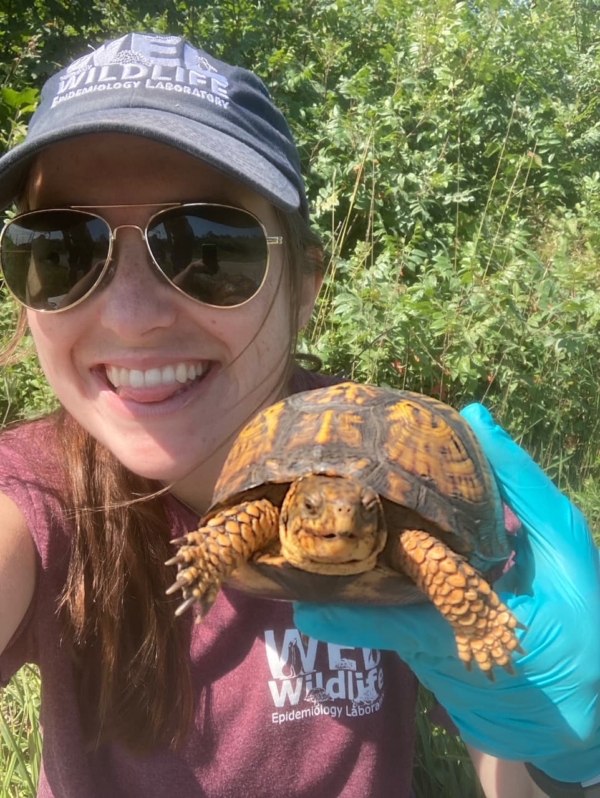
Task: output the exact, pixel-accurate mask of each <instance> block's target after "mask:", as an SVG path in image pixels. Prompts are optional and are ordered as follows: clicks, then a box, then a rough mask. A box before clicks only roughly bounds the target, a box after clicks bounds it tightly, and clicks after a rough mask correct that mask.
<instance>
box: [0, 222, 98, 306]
mask: <svg viewBox="0 0 600 798" xmlns="http://www.w3.org/2000/svg"><path fill="white" fill-rule="evenodd" d="M109 248H110V229H109V227H108V225H107V224H106V222H105V221H103V220H102V219H99V218H98V217H96V216H92V215H91V214H87V213H83V212H79V211H71V210H64V211H60V210H59V211H33V212H31V213H27V214H24V215H23V216H20V217H17V219H15V221H13V222H10V223H9V224H8V225H7V227H6V229H5V231H4V235H3V237H2V249H1V252H0V257H1V263H2V272H3V275H4V279H5V280H6V284H7V285H8V287H9V289H10V290H11V291H12V293H13V294H14V295H15V297H16V298H17V299H18V300H19V301H20V302H22V303H23V304H24V305H26V306H27V307H29V308H32V309H33V310H62V309H64V308H67V307H69V306H70V305H72V304H74V303H75V302H77V301H78V300H79V299H81V298H82V297H84V296H85V295H86V294H87V293H88V292H89V291H90V290H91V289H92V288H93V287H94V285H95V284H96V283H97V281H98V279H99V277H100V274H101V272H102V269H103V268H104V265H105V263H106V258H107V256H108V252H109Z"/></svg>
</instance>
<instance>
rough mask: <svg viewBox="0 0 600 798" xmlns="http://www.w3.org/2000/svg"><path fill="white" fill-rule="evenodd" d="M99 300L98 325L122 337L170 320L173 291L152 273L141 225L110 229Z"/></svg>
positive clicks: (137, 334)
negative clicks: (107, 264)
mask: <svg viewBox="0 0 600 798" xmlns="http://www.w3.org/2000/svg"><path fill="white" fill-rule="evenodd" d="M100 301H101V303H102V304H101V324H102V326H103V327H105V328H106V329H107V330H111V331H112V332H114V333H117V334H118V335H119V336H120V337H121V338H123V339H129V340H136V339H139V338H142V337H144V336H146V335H147V334H149V333H151V332H153V331H155V330H157V329H161V328H167V327H170V326H171V325H172V324H173V323H174V321H175V319H176V316H177V307H178V296H177V292H176V291H174V290H173V288H172V287H171V286H169V284H168V283H167V282H166V281H164V280H162V279H161V278H160V276H159V275H158V274H157V273H156V270H155V268H154V265H153V262H152V259H151V256H150V253H149V252H148V247H147V245H146V240H145V238H144V233H143V230H142V228H141V227H138V226H137V225H133V224H123V225H119V226H118V227H115V228H114V229H113V247H112V252H111V263H110V267H109V272H108V275H107V283H106V285H105V286H104V289H103V290H102V291H101V299H100Z"/></svg>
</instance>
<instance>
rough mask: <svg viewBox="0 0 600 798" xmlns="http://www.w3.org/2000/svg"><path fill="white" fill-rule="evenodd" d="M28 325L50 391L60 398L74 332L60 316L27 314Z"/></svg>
mask: <svg viewBox="0 0 600 798" xmlns="http://www.w3.org/2000/svg"><path fill="white" fill-rule="evenodd" d="M28 323H29V329H30V331H31V335H32V338H33V342H34V344H35V349H36V352H37V356H38V360H39V362H40V365H41V367H42V370H43V371H44V374H45V375H46V377H47V379H48V382H49V383H50V385H51V386H52V389H53V390H54V391H55V393H57V394H58V395H59V396H60V392H61V387H63V382H64V377H65V376H66V375H67V365H68V364H67V358H68V353H69V351H70V349H71V343H72V341H73V337H74V336H75V337H76V335H75V332H74V331H73V329H72V325H71V324H70V323H69V322H68V321H65V320H64V319H62V318H61V317H60V316H57V317H54V318H53V317H51V316H42V315H41V314H38V313H33V312H31V311H30V312H29V313H28Z"/></svg>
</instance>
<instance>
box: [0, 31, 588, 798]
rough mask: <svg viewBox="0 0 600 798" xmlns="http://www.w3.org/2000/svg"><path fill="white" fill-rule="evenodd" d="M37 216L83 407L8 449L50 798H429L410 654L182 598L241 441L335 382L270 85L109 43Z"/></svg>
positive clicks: (12, 167) (33, 234) (15, 614)
mask: <svg viewBox="0 0 600 798" xmlns="http://www.w3.org/2000/svg"><path fill="white" fill-rule="evenodd" d="M12 200H17V202H18V206H19V213H20V215H19V216H18V218H16V219H15V220H14V221H12V222H11V223H9V224H8V225H7V227H6V228H5V231H4V233H3V237H2V244H1V257H2V268H3V272H4V277H5V281H6V284H7V286H8V288H9V289H10V290H11V292H12V293H13V295H14V296H15V297H16V299H17V300H18V302H20V303H21V305H22V307H23V308H24V310H23V315H22V318H23V319H24V320H26V322H27V324H28V325H29V328H30V330H31V333H32V335H33V338H34V341H35V345H36V349H37V352H38V355H39V358H40V362H41V364H42V367H43V368H44V371H45V373H46V375H47V377H48V380H49V382H50V384H51V386H52V388H53V389H54V391H55V392H56V395H57V397H58V399H59V400H60V403H61V406H62V409H61V411H60V412H59V413H58V414H57V415H55V416H51V417H49V418H47V419H44V420H41V421H38V422H34V423H31V424H26V425H22V426H20V427H16V428H14V429H11V430H9V431H7V432H5V433H4V434H3V436H2V437H1V438H0V512H1V513H2V517H3V519H4V521H3V531H2V535H0V651H2V652H3V653H2V654H1V655H0V679H1V680H2V682H6V681H7V680H8V679H9V678H10V677H11V675H12V674H13V673H14V672H15V670H16V669H17V668H18V667H20V666H21V665H22V664H23V663H24V662H36V663H38V664H39V667H40V670H41V675H42V685H43V703H42V713H41V722H42V725H43V729H44V756H43V773H42V776H41V781H40V787H39V793H38V794H39V795H41V796H44V798H46V797H47V796H55V797H57V798H58V797H60V798H65V797H67V796H77V798H88V796H89V797H90V798H91V796H111V798H113V796H128V797H130V796H142V795H143V796H145V797H147V796H163V795H169V796H170V795H172V794H179V795H185V796H195V795H198V796H201V795H202V796H204V795H206V796H219V797H220V798H222V797H223V796H239V795H249V796H260V797H261V798H263V797H268V796H271V795H277V796H280V795H286V796H315V797H316V796H319V797H320V796H337V795H343V796H349V797H351V796H365V795H369V796H392V795H397V796H408V795H409V794H410V783H411V761H412V752H413V721H414V712H415V700H416V680H415V678H414V675H413V674H412V673H411V671H410V670H409V669H408V668H407V667H406V666H405V665H404V664H403V663H402V662H401V661H400V660H399V659H398V657H397V656H396V655H395V654H393V653H390V652H381V651H379V650H377V649H374V648H370V647H367V648H364V647H362V643H360V642H359V645H360V646H361V647H360V648H358V649H354V648H350V647H349V646H348V645H347V641H346V640H344V639H338V641H337V642H336V643H328V644H326V643H322V642H318V641H317V640H316V639H311V638H306V637H305V636H303V635H301V634H300V632H299V631H298V630H297V629H296V627H295V626H294V623H293V619H292V610H291V607H289V606H287V605H285V604H278V603H273V602H268V601H261V600H258V599H254V598H249V597H247V596H245V595H242V594H237V593H235V592H232V591H228V590H224V591H223V592H222V594H221V596H220V597H219V599H218V601H217V602H216V604H215V606H214V607H213V609H212V610H211V613H210V614H209V616H208V617H207V619H206V621H205V622H203V624H202V625H200V626H198V625H193V624H192V622H191V619H190V618H188V617H185V618H183V619H180V620H178V621H174V619H173V611H174V608H175V606H176V605H177V601H178V600H177V598H175V599H173V600H171V599H170V598H167V597H166V596H165V589H166V588H167V587H168V586H169V585H170V584H171V582H172V581H173V578H174V574H173V572H172V569H171V570H169V569H167V568H165V567H164V565H163V563H164V561H165V560H166V559H168V558H169V557H170V556H171V554H172V552H171V547H170V545H169V538H173V537H179V536H181V535H182V534H183V532H185V531H186V530H189V529H191V528H193V527H194V526H196V525H197V523H198V520H199V517H200V515H201V514H202V513H203V512H204V511H205V510H206V509H207V507H208V505H209V503H210V498H211V493H212V488H213V485H214V483H215V480H216V477H217V475H218V473H219V470H220V468H221V465H222V463H223V461H224V459H225V456H226V454H227V451H228V449H229V447H230V445H231V442H232V440H233V438H234V436H235V434H236V433H237V431H238V430H239V429H240V427H241V426H242V425H243V423H244V422H245V421H246V420H248V419H249V418H251V417H252V416H253V415H254V414H255V413H256V412H257V410H258V409H259V408H262V407H264V406H265V405H268V404H270V403H272V402H273V401H275V400H276V399H278V398H280V397H281V396H284V395H286V394H287V393H290V392H294V391H298V390H301V389H306V388H312V387H317V386H319V385H322V384H324V382H325V380H324V378H321V377H318V376H316V375H311V374H308V373H305V372H301V371H300V370H297V369H294V368H293V365H292V362H293V361H292V358H291V353H292V351H293V346H294V340H295V335H296V332H297V330H298V329H299V328H300V327H301V326H302V325H303V324H305V323H306V322H307V320H308V318H309V317H310V314H311V311H312V308H313V304H314V301H315V298H316V295H317V293H318V290H319V287H320V284H321V281H322V258H321V252H320V248H319V245H318V241H317V240H316V239H315V238H314V236H313V235H311V233H310V231H309V228H308V224H307V222H308V211H307V203H306V199H305V195H304V187H303V181H302V177H301V175H300V171H299V164H298V158H297V154H296V151H295V147H294V144H293V141H292V139H291V136H290V132H289V129H288V127H287V125H286V123H285V121H284V119H283V117H282V116H281V114H280V113H279V112H278V111H277V110H276V109H275V108H274V106H273V105H272V103H271V101H270V99H269V97H268V94H267V92H266V89H265V88H264V86H263V85H262V83H261V82H260V81H259V80H258V79H257V78H256V77H255V76H254V75H252V74H251V73H248V72H246V71H244V70H240V69H237V68H235V67H231V66H228V65H226V64H223V63H221V62H218V61H216V60H215V59H213V58H212V57H211V56H210V55H208V54H207V53H205V52H203V51H201V50H197V49H195V48H194V47H192V46H191V45H189V44H187V43H186V42H184V41H182V40H181V39H179V38H177V37H169V36H154V35H143V34H130V35H128V36H123V37H121V38H120V39H118V40H116V41H113V42H109V43H107V44H105V45H104V46H103V47H101V48H99V49H98V50H97V51H95V52H93V53H91V54H89V55H87V56H84V57H83V58H81V59H79V60H78V61H76V62H75V63H73V64H71V65H70V66H69V67H67V68H66V69H65V70H63V71H62V72H61V73H59V74H58V75H56V76H54V77H53V78H52V79H50V81H49V82H48V83H47V84H46V86H45V88H44V92H43V95H42V102H41V104H40V107H39V109H38V111H37V113H36V115H35V116H34V118H33V120H32V123H31V126H30V130H29V134H28V138H27V140H26V141H25V143H23V144H22V145H20V146H19V147H17V148H15V149H14V150H12V151H11V152H9V153H8V154H7V155H5V156H4V158H2V159H1V160H0V201H3V202H4V205H6V204H8V203H9V202H11V201H12ZM20 329H21V330H22V329H23V324H21V325H20ZM155 493H156V494H157V495H156V496H155V497H154V498H151V499H146V498H145V497H146V496H148V495H151V494H155ZM586 611H587V610H586ZM310 617H311V616H310V613H309V618H308V619H307V623H310ZM589 617H590V618H592V614H591V610H590V611H589ZM592 620H593V619H592ZM343 636H344V635H342V637H343ZM338 637H339V635H338ZM392 647H393V646H392ZM417 670H418V669H417ZM324 688H326V691H327V694H328V695H329V696H333V700H331V701H330V702H325V703H322V702H320V701H319V696H320V695H321V694H322V692H323V689H324ZM492 702H493V699H492ZM450 709H452V707H450ZM367 710H368V711H367ZM510 734H511V728H510V724H509V726H508V727H505V728H504V731H503V735H504V737H505V738H507V739H510ZM474 736H475V738H477V734H475V735H474ZM509 747H510V744H509ZM475 749H476V746H475ZM474 758H475V760H476V762H477V767H478V769H479V770H480V772H482V773H483V772H484V771H485V769H486V768H488V767H489V766H490V763H492V764H493V766H494V768H496V769H499V771H498V772H500V774H501V776H502V778H505V779H508V780H505V781H504V782H503V783H502V784H501V783H500V782H497V783H496V782H495V781H494V780H492V781H490V782H489V783H488V784H486V791H487V794H488V795H489V796H494V795H495V796H499V798H504V797H505V796H506V797H508V796H510V797H511V798H514V797H515V796H523V798H525V796H533V795H534V794H536V793H535V789H536V788H535V787H534V785H533V782H532V780H531V779H530V777H529V775H528V774H527V772H526V771H525V769H524V767H523V766H522V764H521V763H517V764H515V763H510V762H501V761H499V760H498V759H497V758H496V757H493V756H489V755H488V754H484V753H478V752H477V751H475V753H474ZM515 758H518V752H517V753H516V754H515ZM502 774H504V775H502ZM584 775H585V774H584ZM537 794H539V793H537Z"/></svg>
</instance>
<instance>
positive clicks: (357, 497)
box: [167, 383, 520, 678]
mask: <svg viewBox="0 0 600 798" xmlns="http://www.w3.org/2000/svg"><path fill="white" fill-rule="evenodd" d="M174 542H175V543H176V544H178V545H180V549H179V551H178V553H177V555H176V556H175V557H174V558H173V559H171V560H169V562H168V563H167V564H168V565H172V564H177V566H178V569H179V571H178V576H177V581H176V582H175V584H174V585H172V586H171V588H169V591H168V592H169V593H174V592H176V591H178V590H181V591H182V593H183V597H184V601H183V604H182V605H181V606H180V607H179V608H178V610H177V613H178V614H180V613H182V612H184V611H185V610H186V609H188V607H190V606H192V605H193V604H197V605H198V608H199V612H200V615H201V616H203V615H204V614H205V613H206V612H207V611H208V609H209V608H210V607H211V605H212V604H213V602H214V601H215V599H216V597H217V594H218V592H219V589H220V587H221V585H222V583H223V582H224V581H225V580H227V581H228V583H229V584H232V585H233V586H236V587H239V588H241V589H243V590H246V591H249V592H252V593H254V594H257V595H260V596H267V597H271V598H280V599H281V598H283V599H287V600H293V599H299V600H307V601H317V602H354V603H379V604H403V603H411V602H415V601H423V600H425V599H426V598H428V599H429V600H430V601H432V602H433V604H434V605H435V606H436V607H437V608H438V610H439V611H440V612H441V613H442V614H443V616H444V617H445V618H446V619H447V620H448V622H449V623H450V624H451V626H452V628H453V630H454V633H455V637H456V642H457V646H458V653H459V656H460V658H461V659H462V660H463V661H464V662H465V664H466V665H467V667H470V666H471V664H472V662H473V661H475V662H476V663H477V664H478V665H479V667H480V668H481V669H482V670H483V671H484V672H485V673H486V674H487V675H488V676H490V678H493V677H492V669H493V668H494V666H501V667H503V668H505V669H506V670H508V671H509V672H511V671H512V667H511V653H512V652H513V651H514V650H520V648H519V645H518V640H517V637H516V635H515V631H514V630H515V628H516V627H517V626H518V625H519V624H518V623H517V621H516V619H515V618H514V616H513V615H512V614H511V612H510V611H509V610H508V609H507V607H505V606H504V604H502V603H501V601H500V600H499V598H498V596H497V595H496V594H495V593H494V592H493V590H492V589H491V588H490V586H489V584H488V582H487V581H486V579H485V577H486V576H488V578H489V576H490V574H492V573H493V572H494V571H496V572H497V571H498V569H499V568H500V569H501V567H502V565H503V564H504V563H505V562H506V560H507V558H508V557H509V555H510V551H511V547H510V545H509V542H508V539H507V535H506V530H505V525H504V514H503V507H502V502H501V500H500V496H499V494H498V489H497V486H496V484H495V481H494V478H493V476H492V474H491V472H490V468H489V465H488V463H487V460H486V459H485V456H484V455H483V453H482V451H481V448H480V446H479V444H478V442H477V440H476V438H475V436H474V434H473V433H472V431H471V429H470V427H469V425H468V424H467V423H466V422H465V421H464V419H463V418H462V416H461V415H460V414H459V413H458V412H456V411H455V410H453V409H452V408H451V407H448V406H447V405H445V404H443V403H442V402H439V401H437V400H435V399H432V398H430V397H426V396H423V395H421V394H416V393H411V392H408V391H395V390H389V389H384V388H375V387H369V386H363V385H357V384H354V383H342V384H340V385H335V386H332V387H328V388H322V389H319V390H314V391H308V392H305V393H301V394H295V395H293V396H290V397H289V398H287V399H285V400H283V401H281V402H279V403H278V404H275V405H273V406H271V407H268V408H267V409H266V410H264V411H263V412H261V413H259V414H258V415H257V416H256V417H255V418H254V419H253V420H252V421H250V423H248V424H247V425H246V426H245V428H244V429H243V430H242V431H241V433H240V434H239V436H238V437H237V439H236V441H235V442H234V444H233V447H232V449H231V451H230V453H229V456H228V458H227V460H226V462H225V465H224V466H223V470H222V472H221V475H220V477H219V480H218V482H217V485H216V487H215V493H214V497H213V505H212V507H211V508H210V510H209V511H208V513H207V514H206V516H205V517H204V518H203V520H202V525H201V527H200V529H198V530H197V531H194V532H190V533H189V534H187V535H185V537H183V538H179V539H178V540H176V541H174Z"/></svg>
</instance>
